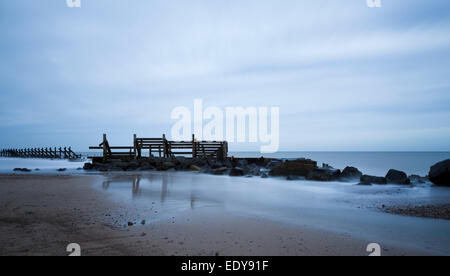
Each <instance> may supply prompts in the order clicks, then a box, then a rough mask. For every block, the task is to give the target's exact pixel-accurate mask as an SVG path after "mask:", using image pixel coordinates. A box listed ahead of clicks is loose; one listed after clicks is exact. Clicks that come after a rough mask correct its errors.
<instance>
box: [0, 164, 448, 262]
mask: <svg viewBox="0 0 450 276" xmlns="http://www.w3.org/2000/svg"><path fill="white" fill-rule="evenodd" d="M213 179H217V181H216V183H214V182H212V180H213ZM249 180H255V179H251V178H250V179H247V178H242V179H240V180H235V179H230V178H228V177H223V178H222V177H216V176H204V175H194V174H170V173H164V174H161V173H149V174H144V175H131V174H105V175H1V176H0V255H68V254H69V253H67V252H66V247H67V245H68V244H69V243H78V244H80V246H81V249H82V255H158V256H161V255H162V256H171V255H181V256H186V255H190V256H192V255H194V256H198V255H200V256H203V255H207V256H214V255H221V256H222V255H228V256H229V255H233V256H236V255H237V256H240V255H250V256H259V255H269V256H278V255H362V256H364V255H366V256H367V255H368V254H369V253H367V252H366V246H367V245H368V244H369V243H372V242H378V243H380V244H381V245H382V248H383V250H382V255H437V254H445V255H448V254H450V243H448V238H446V240H442V239H441V236H442V237H445V236H447V234H448V231H447V230H448V229H450V228H449V226H450V223H449V222H448V221H445V220H432V219H421V218H409V217H403V216H397V215H390V214H385V213H381V212H377V211H373V210H371V208H362V209H364V210H363V211H362V212H364V213H363V216H365V215H367V214H371V215H373V217H372V218H371V219H370V220H373V221H377V223H374V224H377V225H379V226H380V227H382V228H383V223H386V221H387V220H386V218H388V219H392V221H396V222H397V224H398V225H391V226H388V225H385V226H384V227H385V228H384V229H385V232H382V233H381V234H377V229H376V228H377V227H376V226H375V227H372V226H371V225H366V226H367V227H369V228H371V229H372V230H371V231H367V233H364V234H367V235H360V234H358V232H359V231H360V227H363V226H362V224H364V223H365V222H364V221H362V222H361V225H358V223H359V222H358V220H359V219H360V218H359V216H360V214H358V213H354V214H353V215H351V216H346V215H344V216H345V217H347V221H344V220H343V219H341V218H340V217H335V218H336V221H339V223H338V222H336V221H332V220H330V219H329V218H327V217H323V215H324V211H325V213H328V216H333V211H332V210H331V209H330V210H323V208H325V206H328V205H329V204H331V203H330V202H335V198H334V197H335V195H334V194H333V196H331V195H330V193H328V192H324V191H325V190H326V189H327V188H326V187H321V188H319V187H317V190H310V191H307V190H303V191H302V190H301V189H300V190H298V189H297V187H295V186H294V188H293V190H287V193H290V194H291V196H292V197H295V196H297V195H296V194H295V193H298V195H300V194H305V193H306V196H307V197H309V198H310V200H312V201H316V200H318V199H319V201H320V202H323V204H326V205H322V203H320V204H316V205H313V203H312V202H309V203H307V205H302V204H300V205H295V204H291V203H292V202H291V200H292V198H289V197H285V195H284V194H283V195H282V196H283V197H285V201H284V202H283V201H281V202H278V200H277V199H276V198H272V199H271V198H270V197H267V201H266V203H267V204H261V202H264V201H260V200H259V199H258V198H259V197H261V196H263V194H262V193H264V192H263V191H264V190H267V192H268V193H273V190H271V188H270V186H271V185H276V184H277V183H272V182H270V183H266V184H264V183H263V184H261V183H258V182H257V181H253V182H255V185H258V184H259V185H262V186H261V187H260V188H261V190H259V191H258V189H255V187H254V186H252V185H254V184H250V182H248V181H249ZM230 181H232V182H233V181H238V182H239V183H238V184H239V185H241V186H242V191H240V192H239V193H236V194H234V193H233V190H234V188H235V187H234V185H235V184H236V183H231V182H230ZM259 181H262V180H259ZM218 183H219V184H220V187H218ZM288 183H293V182H288ZM203 185H209V186H211V187H213V188H212V189H210V190H208V189H203V187H204V186H203ZM249 185H250V186H249ZM266 185H269V186H267V187H266ZM287 185H291V184H287ZM297 186H298V184H297ZM225 187H226V188H225ZM277 189H280V191H281V192H280V193H283V189H289V188H286V187H277ZM251 190H253V191H254V192H253V193H250V191H251ZM295 191H297V192H295ZM293 193H294V194H293ZM312 194H315V195H316V197H317V198H311V195H312ZM273 196H274V197H277V195H273ZM240 197H242V198H240ZM339 197H340V198H344V197H341V196H339ZM363 197H364V196H363ZM244 199H245V200H244ZM298 200H299V201H303V200H304V198H303V197H300V196H299V198H298ZM244 201H245V202H247V203H246V204H248V205H245V206H244V205H242V202H244ZM338 204H341V203H338ZM355 204H356V205H358V204H359V202H357V201H355V202H353V203H351V204H350V205H345V209H347V208H348V206H352V207H350V210H353V209H354V210H361V206H356V205H355ZM277 206H278V207H277ZM302 206H310V207H311V206H312V207H311V208H310V209H308V208H303V207H302ZM329 206H330V207H331V206H332V205H329ZM341 211H342V210H341ZM279 212H281V213H283V214H284V215H282V214H281V213H279ZM315 212H317V213H315ZM341 213H342V212H341ZM291 214H295V215H291ZM312 214H316V215H314V218H313V219H312V218H311V217H310V216H311V215H312ZM344 214H345V212H344ZM352 217H353V218H355V217H358V219H352ZM415 222H417V224H418V225H419V224H420V227H418V228H420V229H416V230H417V231H415V230H411V231H410V233H408V232H406V233H405V232H403V233H399V234H401V236H402V237H404V238H405V239H406V240H399V239H396V235H392V233H391V232H395V231H397V230H398V231H405V229H408V228H410V227H409V225H408V224H410V223H415ZM341 224H342V225H345V227H341V226H340V225H341ZM327 225H328V226H327ZM401 227H405V228H401ZM428 232H429V233H428ZM430 233H434V234H433V235H431V234H430ZM428 234H430V236H429V238H430V240H422V241H423V242H424V244H427V245H426V246H425V245H424V244H422V243H420V242H418V241H417V240H414V239H417V238H421V237H423V236H427V235H428ZM440 239H441V240H440Z"/></svg>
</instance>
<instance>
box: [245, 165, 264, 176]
mask: <svg viewBox="0 0 450 276" xmlns="http://www.w3.org/2000/svg"><path fill="white" fill-rule="evenodd" d="M247 173H248V174H250V175H254V176H259V175H261V167H260V166H258V165H256V164H255V163H252V164H250V165H248V166H247Z"/></svg>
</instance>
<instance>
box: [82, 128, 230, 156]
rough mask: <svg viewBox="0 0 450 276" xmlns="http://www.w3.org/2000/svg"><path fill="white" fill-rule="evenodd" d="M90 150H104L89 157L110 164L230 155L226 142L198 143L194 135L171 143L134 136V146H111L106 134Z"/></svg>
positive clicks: (160, 139)
mask: <svg viewBox="0 0 450 276" xmlns="http://www.w3.org/2000/svg"><path fill="white" fill-rule="evenodd" d="M89 149H90V150H102V153H103V154H102V156H101V157H98V156H90V157H88V158H90V159H92V160H93V161H95V162H108V161H109V160H112V159H120V160H132V159H134V160H138V159H141V158H146V157H159V158H160V159H167V158H171V157H176V156H190V157H192V158H197V157H205V158H213V159H217V160H225V159H226V158H227V155H228V143H227V142H226V141H197V140H196V139H195V136H194V135H192V140H190V141H169V140H167V139H166V136H165V135H164V134H163V136H162V137H161V138H138V137H137V136H136V134H134V135H133V145H132V146H111V145H110V144H109V141H108V139H107V138H106V134H103V141H102V143H101V144H100V145H98V146H94V147H89ZM145 153H146V154H145Z"/></svg>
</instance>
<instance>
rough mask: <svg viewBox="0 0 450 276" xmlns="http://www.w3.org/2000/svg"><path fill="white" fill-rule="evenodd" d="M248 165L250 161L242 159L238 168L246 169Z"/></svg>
mask: <svg viewBox="0 0 450 276" xmlns="http://www.w3.org/2000/svg"><path fill="white" fill-rule="evenodd" d="M247 165H248V161H247V160H245V159H241V160H238V161H237V166H238V167H240V168H245V167H247Z"/></svg>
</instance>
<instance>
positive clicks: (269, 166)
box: [266, 160, 283, 170]
mask: <svg viewBox="0 0 450 276" xmlns="http://www.w3.org/2000/svg"><path fill="white" fill-rule="evenodd" d="M281 164H283V162H281V161H280V160H271V161H269V162H268V163H267V165H266V169H269V170H271V169H274V168H276V167H279V166H281Z"/></svg>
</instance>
